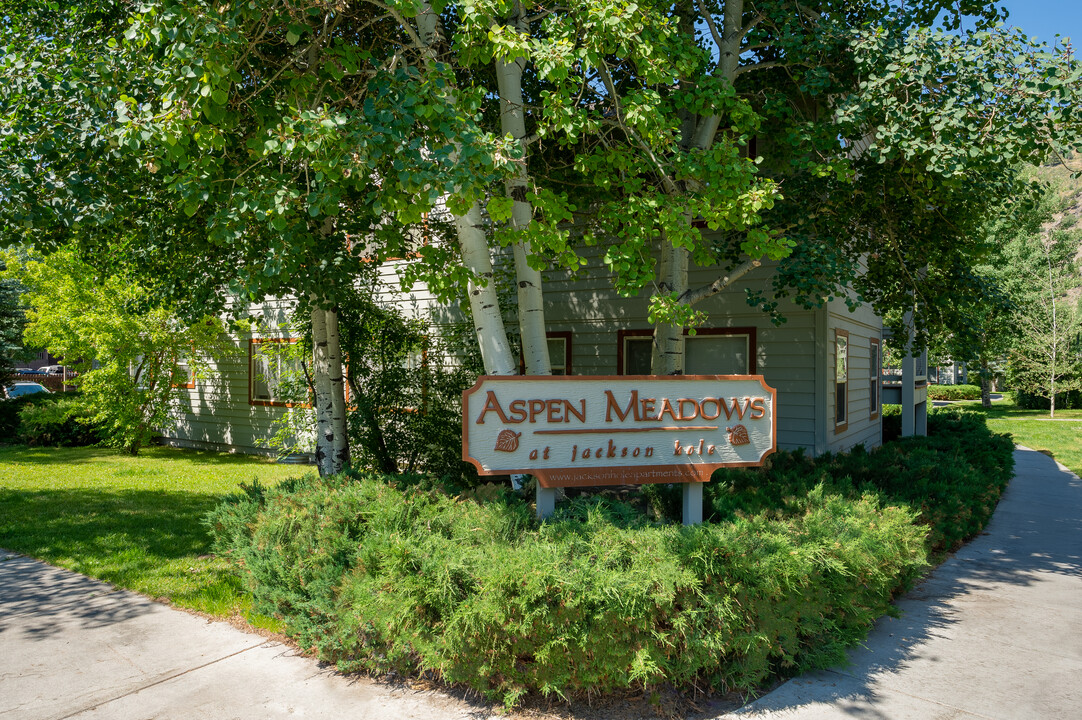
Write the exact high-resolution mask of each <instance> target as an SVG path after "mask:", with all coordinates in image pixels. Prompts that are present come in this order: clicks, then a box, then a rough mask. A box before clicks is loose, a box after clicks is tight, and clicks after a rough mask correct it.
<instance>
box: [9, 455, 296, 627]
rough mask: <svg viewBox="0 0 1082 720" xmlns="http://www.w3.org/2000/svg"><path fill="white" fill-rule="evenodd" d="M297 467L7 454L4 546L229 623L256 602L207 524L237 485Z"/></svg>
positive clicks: (208, 458)
mask: <svg viewBox="0 0 1082 720" xmlns="http://www.w3.org/2000/svg"><path fill="white" fill-rule="evenodd" d="M299 471H300V469H299V468H296V467H290V466H285V465H276V464H274V463H273V462H270V461H267V460H264V459H259V458H253V457H245V456H237V455H223V454H218V453H208V452H196V451H189V450H175V449H171V448H148V449H146V450H144V451H143V452H142V453H140V455H139V456H138V457H132V456H130V455H126V454H122V453H119V452H117V451H114V450H105V449H101V448H28V447H18V446H17V447H0V547H3V548H7V549H9V550H14V551H16V552H20V553H25V554H27V555H30V556H32V557H36V558H40V559H42V560H45V561H46V562H49V563H52V564H54V565H59V566H60V567H65V568H69V569H71V570H75V571H78V572H81V573H84V574H86V575H90V576H91V577H96V578H100V579H102V580H105V581H107V582H110V583H112V584H114V585H117V586H118V587H122V588H127V589H129V590H135V591H137V592H140V593H144V594H146V595H149V596H151V597H154V598H161V597H165V598H168V599H169V600H170V601H171V602H172V603H174V604H175V605H177V606H180V607H185V608H189V609H193V610H199V611H202V612H207V613H211V614H214V615H219V616H224V617H228V616H231V615H241V616H243V617H245V618H246V619H248V620H249V621H250V622H252V623H253V624H255V625H258V626H262V627H270V628H272V629H274V628H275V627H276V624H275V623H274V621H272V620H270V619H269V618H263V617H259V616H257V615H255V614H253V613H252V612H251V601H250V599H249V598H248V597H247V595H246V594H245V593H244V592H243V591H242V589H241V587H240V584H239V582H238V581H237V580H236V579H235V578H234V577H233V576H232V575H231V574H230V572H229V568H228V566H227V565H226V563H225V562H223V561H222V560H219V559H216V558H212V557H210V556H209V555H208V553H209V547H210V540H209V536H208V534H207V532H206V530H205V528H204V527H203V517H204V515H205V514H206V513H207V511H209V510H210V509H211V508H213V507H214V506H215V505H216V504H217V503H218V502H219V500H221V498H222V497H223V496H225V495H228V494H230V493H232V492H235V491H236V490H237V489H238V487H239V484H240V483H241V482H245V481H249V482H250V481H251V480H252V479H253V478H259V480H260V482H262V483H263V484H265V485H267V484H270V485H273V484H276V483H278V482H280V481H281V480H283V479H285V478H287V477H289V476H290V475H296V474H297V473H298V472H299Z"/></svg>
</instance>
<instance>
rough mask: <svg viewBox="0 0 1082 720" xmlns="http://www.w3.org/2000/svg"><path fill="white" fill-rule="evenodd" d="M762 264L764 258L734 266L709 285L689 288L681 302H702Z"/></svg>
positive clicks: (692, 303) (690, 303) (689, 303)
mask: <svg viewBox="0 0 1082 720" xmlns="http://www.w3.org/2000/svg"><path fill="white" fill-rule="evenodd" d="M762 264H763V262H762V259H752V260H747V261H746V262H744V263H742V264H740V265H738V266H737V267H735V268H733V271H732V272H731V273H729V274H728V275H723V276H722V277H719V278H718V279H717V280H715V281H714V282H712V283H710V284H709V285H704V286H702V287H700V288H698V289H696V290H691V289H688V290H687V291H686V292H685V293H684V294H683V295H682V296H680V302H686V303H687V304H688V305H694V304H695V303H697V302H701V301H702V300H705V299H707V298H708V297H713V296H714V295H717V294H718V293H719V292H721V291H722V290H724V289H725V288H727V287H729V286H730V285H732V284H733V283H734V282H736V281H737V280H739V279H740V278H742V277H744V276H745V275H747V274H748V273H749V272H751V271H752V270H754V269H755V268H757V267H759V266H760V265H762Z"/></svg>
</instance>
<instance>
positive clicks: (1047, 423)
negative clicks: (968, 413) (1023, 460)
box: [959, 400, 1082, 475]
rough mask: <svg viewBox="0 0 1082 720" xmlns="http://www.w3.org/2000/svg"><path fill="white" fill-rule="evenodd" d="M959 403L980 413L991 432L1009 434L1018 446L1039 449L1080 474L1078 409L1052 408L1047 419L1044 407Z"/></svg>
mask: <svg viewBox="0 0 1082 720" xmlns="http://www.w3.org/2000/svg"><path fill="white" fill-rule="evenodd" d="M959 404H960V405H965V406H966V408H968V409H970V410H976V411H978V412H981V413H983V414H984V415H985V417H986V418H987V422H988V428H989V429H990V430H992V431H993V432H997V433H1010V434H1011V435H1012V436H1013V437H1014V441H1015V442H1016V443H1018V444H1019V445H1025V446H1026V447H1028V448H1033V449H1034V450H1042V451H1044V452H1046V453H1048V454H1050V455H1051V456H1052V457H1054V458H1055V459H1056V460H1058V461H1059V462H1061V463H1063V464H1064V465H1066V466H1067V467H1068V468H1070V469H1071V471H1072V472H1074V473H1075V474H1076V475H1082V410H1056V418H1055V419H1054V420H1051V419H1049V417H1048V411H1047V410H1022V409H1020V408H1019V407H1018V406H1017V405H1015V404H1014V403H1013V402H1009V401H1005V400H1004V401H1000V402H995V403H992V407H991V409H989V410H985V409H983V408H982V407H981V404H980V402H972V403H959Z"/></svg>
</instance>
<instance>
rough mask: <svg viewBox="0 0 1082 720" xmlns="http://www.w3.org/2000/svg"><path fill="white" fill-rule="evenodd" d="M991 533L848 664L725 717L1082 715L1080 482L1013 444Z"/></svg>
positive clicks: (901, 719)
mask: <svg viewBox="0 0 1082 720" xmlns="http://www.w3.org/2000/svg"><path fill="white" fill-rule="evenodd" d="M1014 457H1015V478H1014V480H1013V481H1012V482H1011V484H1010V486H1009V487H1008V488H1007V492H1006V493H1005V494H1004V495H1003V499H1002V500H1001V501H1000V503H999V507H998V508H997V509H996V512H995V515H994V516H993V518H992V521H991V523H989V525H988V527H987V528H986V532H985V533H984V534H983V535H982V536H980V537H978V538H977V539H975V540H974V541H973V542H971V543H969V544H968V545H966V546H965V547H964V548H962V549H961V550H960V551H958V553H957V554H956V555H954V556H953V557H952V558H950V559H949V560H948V561H947V562H945V563H943V565H941V566H939V567H938V568H936V570H935V571H934V572H933V573H932V574H931V575H930V576H929V577H928V578H927V579H926V580H925V581H924V582H923V583H921V584H920V585H919V586H918V587H917V588H915V589H914V590H913V591H912V592H910V593H909V594H908V595H907V596H906V597H905V598H903V599H902V600H900V601H899V602H898V608H899V609H900V610H901V612H902V616H901V617H900V618H897V619H895V618H883V619H881V620H880V621H879V622H878V623H877V625H876V628H875V630H874V631H873V632H872V633H871V635H870V636H869V637H868V639H867V641H866V642H865V644H864V647H863V648H860V649H858V650H856V651H854V652H851V653H850V659H851V660H852V663H853V664H852V665H851V666H850V667H847V668H841V669H836V670H830V671H825V672H820V673H815V674H812V675H805V676H803V677H800V678H796V679H794V680H791V681H789V682H787V683H785V684H784V685H782V686H780V687H779V688H777V689H776V690H774V691H773V692H771V693H769V694H768V695H765V696H764V697H762V698H760V699H759V700H758V701H756V702H754V703H751V704H750V705H747V706H745V707H743V708H742V709H741V710H739V711H737V712H735V713H732V714H730V715H726V716H725V717H726V718H732V719H733V720H735V719H736V718H741V719H745V718H756V719H758V720H767V719H769V720H780V719H781V718H785V720H813V719H814V720H833V719H835V718H837V719H839V720H840V719H842V718H845V719H850V718H868V719H869V720H871V719H875V720H888V719H889V720H933V719H937V720H938V719H942V720H946V719H947V718H950V719H951V720H969V719H970V718H995V719H997V720H999V719H1004V720H1006V719H1007V718H1019V719H1020V720H1021V719H1023V718H1024V719H1025V720H1034V719H1038V718H1041V719H1043V718H1049V719H1051V718H1063V719H1066V718H1082V481H1080V480H1079V478H1078V476H1076V475H1074V474H1073V473H1071V472H1070V471H1068V470H1067V469H1066V468H1065V467H1063V466H1062V465H1058V464H1057V463H1056V462H1055V461H1054V460H1052V459H1051V458H1049V457H1047V456H1045V455H1042V454H1041V453H1038V452H1035V451H1033V450H1028V449H1026V448H1018V449H1017V450H1015V454H1014Z"/></svg>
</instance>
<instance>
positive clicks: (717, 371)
mask: <svg viewBox="0 0 1082 720" xmlns="http://www.w3.org/2000/svg"><path fill="white" fill-rule="evenodd" d="M684 334H685V335H686V336H687V337H686V338H685V340H684V374H685V375H754V374H755V351H754V348H755V347H756V344H755V328H748V327H745V328H699V329H698V330H697V331H696V333H695V335H688V334H687V330H685V331H684ZM653 338H654V333H653V331H652V330H621V331H620V332H619V345H618V346H617V367H616V370H617V373H618V374H620V375H649V374H650V360H651V356H652V354H653V343H654V339H653Z"/></svg>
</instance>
